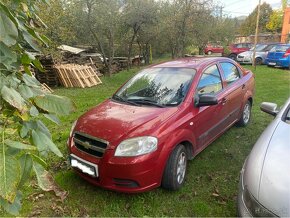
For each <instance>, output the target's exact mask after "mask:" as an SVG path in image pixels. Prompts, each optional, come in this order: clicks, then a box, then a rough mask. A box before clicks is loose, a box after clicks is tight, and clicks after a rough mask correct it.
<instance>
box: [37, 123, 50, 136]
mask: <svg viewBox="0 0 290 218" xmlns="http://www.w3.org/2000/svg"><path fill="white" fill-rule="evenodd" d="M35 125H36V128H35V129H37V130H39V131H41V132H43V133H44V134H45V135H47V137H49V138H51V134H50V132H49V129H48V128H47V127H46V125H45V124H44V123H43V122H42V121H40V120H37V121H36V123H35Z"/></svg>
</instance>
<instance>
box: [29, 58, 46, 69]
mask: <svg viewBox="0 0 290 218" xmlns="http://www.w3.org/2000/svg"><path fill="white" fill-rule="evenodd" d="M32 63H33V65H34V66H35V67H36V68H37V69H38V70H39V71H41V72H45V70H44V69H43V67H42V64H41V63H40V61H39V60H37V59H35V60H33V61H32Z"/></svg>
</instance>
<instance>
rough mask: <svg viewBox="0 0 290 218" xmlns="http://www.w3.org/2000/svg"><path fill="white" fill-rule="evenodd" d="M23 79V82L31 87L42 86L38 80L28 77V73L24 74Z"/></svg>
mask: <svg viewBox="0 0 290 218" xmlns="http://www.w3.org/2000/svg"><path fill="white" fill-rule="evenodd" d="M22 78H23V81H24V82H25V84H26V85H28V86H30V87H36V88H38V87H39V86H40V85H41V84H40V82H39V81H38V80H37V79H35V78H34V77H32V76H30V75H28V74H27V73H25V74H23V77H22Z"/></svg>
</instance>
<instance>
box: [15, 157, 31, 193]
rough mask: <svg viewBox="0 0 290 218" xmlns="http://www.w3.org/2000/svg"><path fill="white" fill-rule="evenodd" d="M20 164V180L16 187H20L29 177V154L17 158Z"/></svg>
mask: <svg viewBox="0 0 290 218" xmlns="http://www.w3.org/2000/svg"><path fill="white" fill-rule="evenodd" d="M19 161H20V166H21V180H20V182H19V185H18V187H19V188H20V187H22V186H23V185H24V183H25V182H26V181H27V180H28V179H29V177H30V173H31V169H32V158H31V156H30V155H29V154H24V155H22V156H21V157H20V158H19Z"/></svg>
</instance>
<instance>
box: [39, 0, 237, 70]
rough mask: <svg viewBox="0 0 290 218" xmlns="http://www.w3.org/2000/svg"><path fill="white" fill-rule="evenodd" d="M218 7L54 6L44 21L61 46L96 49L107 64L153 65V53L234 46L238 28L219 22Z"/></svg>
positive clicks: (135, 2) (132, 2) (148, 2)
mask: <svg viewBox="0 0 290 218" xmlns="http://www.w3.org/2000/svg"><path fill="white" fill-rule="evenodd" d="M88 6H89V8H90V10H89V8H88ZM216 7H217V6H216V5H214V4H213V0H206V1H204V0H186V1H182V0H163V1H155V0H122V1H117V0H108V1H101V0H71V1H69V2H68V1H62V0H52V3H51V6H50V8H48V9H47V10H46V11H44V13H41V14H40V16H41V18H42V19H43V20H44V21H45V23H47V26H48V28H47V29H45V33H46V34H48V35H49V36H52V37H57V39H56V40H54V41H55V42H56V43H58V44H60V43H65V44H68V45H72V46H77V45H89V46H93V47H95V48H97V50H98V51H99V52H100V53H102V54H103V55H104V56H106V57H107V58H108V62H110V60H111V59H113V57H114V56H115V55H117V56H128V57H129V56H134V55H137V54H140V55H143V56H144V57H145V60H146V62H149V61H148V59H149V55H150V48H152V51H153V54H155V55H160V56H161V55H163V54H164V53H169V52H170V53H171V54H172V57H181V56H184V53H185V51H186V48H187V47H188V46H191V45H194V46H199V47H200V48H202V47H203V46H204V45H205V44H206V43H208V41H213V42H216V41H220V42H222V44H227V43H228V42H229V41H231V39H232V38H233V37H234V34H235V27H236V22H235V20H233V19H230V18H226V17H216V15H215V14H214V13H213V11H214V10H215V8H216ZM40 8H41V9H45V8H46V6H41V7H40ZM54 11H55V12H58V14H57V15H56V14H55V13H54ZM51 14H53V15H54V16H51ZM88 15H89V16H88ZM112 15H114V16H112ZM88 18H89V19H88ZM70 36H72V37H70ZM105 64H106V63H105ZM106 65H108V67H109V65H110V63H107V64H106Z"/></svg>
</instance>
